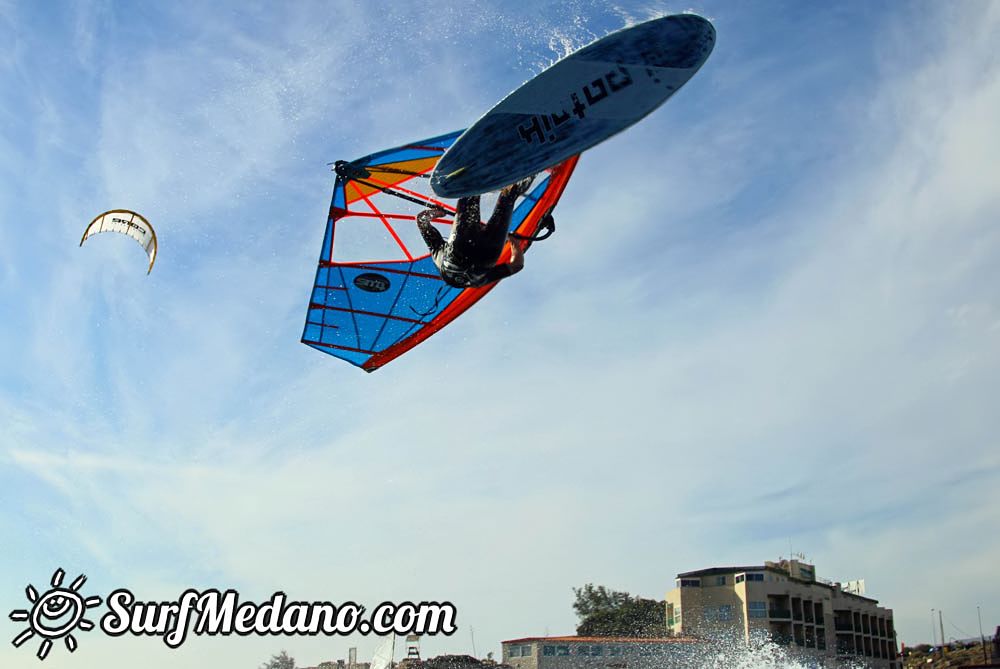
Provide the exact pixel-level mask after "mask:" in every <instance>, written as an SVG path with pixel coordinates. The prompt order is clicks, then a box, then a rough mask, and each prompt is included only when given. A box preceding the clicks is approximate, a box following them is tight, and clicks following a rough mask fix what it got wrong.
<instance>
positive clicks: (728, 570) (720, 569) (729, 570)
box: [677, 564, 785, 578]
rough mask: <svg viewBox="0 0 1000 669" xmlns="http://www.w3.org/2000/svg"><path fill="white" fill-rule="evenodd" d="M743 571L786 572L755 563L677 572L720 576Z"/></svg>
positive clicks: (687, 574)
mask: <svg viewBox="0 0 1000 669" xmlns="http://www.w3.org/2000/svg"><path fill="white" fill-rule="evenodd" d="M741 571H773V572H776V573H779V572H780V573H782V574H784V573H785V572H783V571H781V570H779V569H775V568H774V567H767V566H765V565H762V564H758V565H753V566H751V567H709V568H708V569H696V570H695V571H686V572H684V573H682V574H677V578H693V577H696V576H718V575H719V574H735V573H739V572H741Z"/></svg>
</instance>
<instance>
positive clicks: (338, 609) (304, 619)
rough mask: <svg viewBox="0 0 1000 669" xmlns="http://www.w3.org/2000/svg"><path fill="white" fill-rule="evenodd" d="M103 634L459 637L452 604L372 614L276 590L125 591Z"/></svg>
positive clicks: (178, 638) (386, 605)
mask: <svg viewBox="0 0 1000 669" xmlns="http://www.w3.org/2000/svg"><path fill="white" fill-rule="evenodd" d="M107 606H108V609H109V611H108V613H106V614H105V615H104V616H103V617H102V618H101V630H102V631H103V632H104V633H105V634H107V635H109V636H122V635H124V634H132V635H136V636H160V637H163V642H164V643H166V644H167V646H169V647H170V648H178V647H180V646H181V644H183V643H184V641H185V640H186V639H187V636H188V634H189V633H190V634H194V635H196V636H230V635H233V634H236V635H239V636H249V635H251V634H258V635H262V636H268V635H282V636H317V635H320V634H322V635H327V636H335V635H342V636H346V635H348V634H355V633H357V634H378V635H385V634H390V633H395V634H397V635H400V636H402V635H406V634H420V635H435V634H443V635H445V636H448V635H451V634H454V633H455V630H456V629H458V628H457V627H456V626H455V617H456V611H455V606H454V605H453V604H451V603H450V602H440V603H439V602H420V603H419V604H415V603H413V602H401V603H393V602H382V603H381V604H379V605H378V606H376V607H375V608H374V609H372V611H371V614H370V615H366V612H367V610H366V609H365V607H364V606H361V605H360V604H356V603H354V602H344V603H342V604H332V603H330V602H296V601H288V600H287V596H286V595H285V593H283V592H276V593H274V594H273V595H271V598H270V599H269V600H268V601H266V602H264V603H263V604H259V603H255V602H250V601H240V596H239V593H237V592H236V591H235V590H226V591H225V592H220V591H219V590H214V589H213V590H205V591H203V592H202V591H198V590H186V591H184V593H183V594H182V595H181V596H180V598H179V599H178V600H177V601H175V602H153V601H148V602H142V601H136V599H135V596H134V595H133V594H132V593H131V592H130V591H129V590H126V589H119V590H115V591H114V592H112V593H111V594H110V595H109V596H108V598H107Z"/></svg>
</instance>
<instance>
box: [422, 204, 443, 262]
mask: <svg viewBox="0 0 1000 669" xmlns="http://www.w3.org/2000/svg"><path fill="white" fill-rule="evenodd" d="M444 213H445V211H444V210H443V209H436V208H431V209H424V210H423V211H422V212H420V213H419V214H417V227H418V228H419V229H420V235H421V236H422V237H423V238H424V243H425V244H427V248H428V249H430V251H431V253H436V252H437V250H438V249H440V248H441V247H442V246H444V237H442V236H441V233H440V232H438V230H437V228H435V227H434V226H433V225H431V221H432V220H433V219H434V218H435V217H437V216H440V215H442V214H444Z"/></svg>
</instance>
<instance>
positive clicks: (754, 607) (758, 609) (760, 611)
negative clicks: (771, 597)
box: [747, 602, 767, 618]
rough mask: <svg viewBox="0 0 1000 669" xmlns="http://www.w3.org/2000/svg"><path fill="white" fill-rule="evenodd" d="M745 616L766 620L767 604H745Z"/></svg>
mask: <svg viewBox="0 0 1000 669" xmlns="http://www.w3.org/2000/svg"><path fill="white" fill-rule="evenodd" d="M747 616H749V617H750V618H767V602H747Z"/></svg>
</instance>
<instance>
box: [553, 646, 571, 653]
mask: <svg viewBox="0 0 1000 669" xmlns="http://www.w3.org/2000/svg"><path fill="white" fill-rule="evenodd" d="M556 655H569V646H556Z"/></svg>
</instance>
